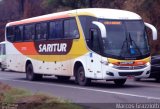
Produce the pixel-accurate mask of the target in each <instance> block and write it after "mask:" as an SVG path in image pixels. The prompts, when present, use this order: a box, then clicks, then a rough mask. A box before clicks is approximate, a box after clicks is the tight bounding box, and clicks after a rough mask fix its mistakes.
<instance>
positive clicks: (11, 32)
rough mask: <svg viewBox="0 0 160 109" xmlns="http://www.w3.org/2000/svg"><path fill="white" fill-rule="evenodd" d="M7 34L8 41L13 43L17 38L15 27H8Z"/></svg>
mask: <svg viewBox="0 0 160 109" xmlns="http://www.w3.org/2000/svg"><path fill="white" fill-rule="evenodd" d="M6 33H7V40H8V41H10V42H13V41H14V38H15V34H14V27H7V30H6Z"/></svg>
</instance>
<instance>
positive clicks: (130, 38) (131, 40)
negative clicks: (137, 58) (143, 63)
mask: <svg viewBox="0 0 160 109" xmlns="http://www.w3.org/2000/svg"><path fill="white" fill-rule="evenodd" d="M129 40H130V43H131V44H130V46H132V47H133V45H135V48H136V49H137V50H138V52H139V54H140V55H142V52H141V50H140V48H139V47H138V46H137V44H136V43H135V41H134V40H133V39H132V37H131V34H130V33H129ZM132 42H133V44H132ZM132 49H133V48H131V47H130V50H132Z"/></svg>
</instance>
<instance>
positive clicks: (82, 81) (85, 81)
mask: <svg viewBox="0 0 160 109" xmlns="http://www.w3.org/2000/svg"><path fill="white" fill-rule="evenodd" d="M76 81H77V83H78V84H79V85H80V86H87V85H89V84H90V83H91V79H89V78H86V77H85V71H84V68H83V67H82V66H80V67H79V68H78V70H77V73H76Z"/></svg>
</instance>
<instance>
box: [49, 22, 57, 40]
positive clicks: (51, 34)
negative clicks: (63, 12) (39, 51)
mask: <svg viewBox="0 0 160 109" xmlns="http://www.w3.org/2000/svg"><path fill="white" fill-rule="evenodd" d="M55 35H56V23H55V22H50V23H49V39H54V38H55Z"/></svg>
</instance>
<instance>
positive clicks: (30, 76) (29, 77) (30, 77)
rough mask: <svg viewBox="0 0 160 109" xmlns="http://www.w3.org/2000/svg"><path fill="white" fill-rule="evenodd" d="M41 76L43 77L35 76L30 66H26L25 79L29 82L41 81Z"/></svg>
mask: <svg viewBox="0 0 160 109" xmlns="http://www.w3.org/2000/svg"><path fill="white" fill-rule="evenodd" d="M42 76H43V75H41V74H35V73H34V71H33V66H32V64H28V65H27V68H26V78H27V80H30V81H36V80H41V79H42Z"/></svg>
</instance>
